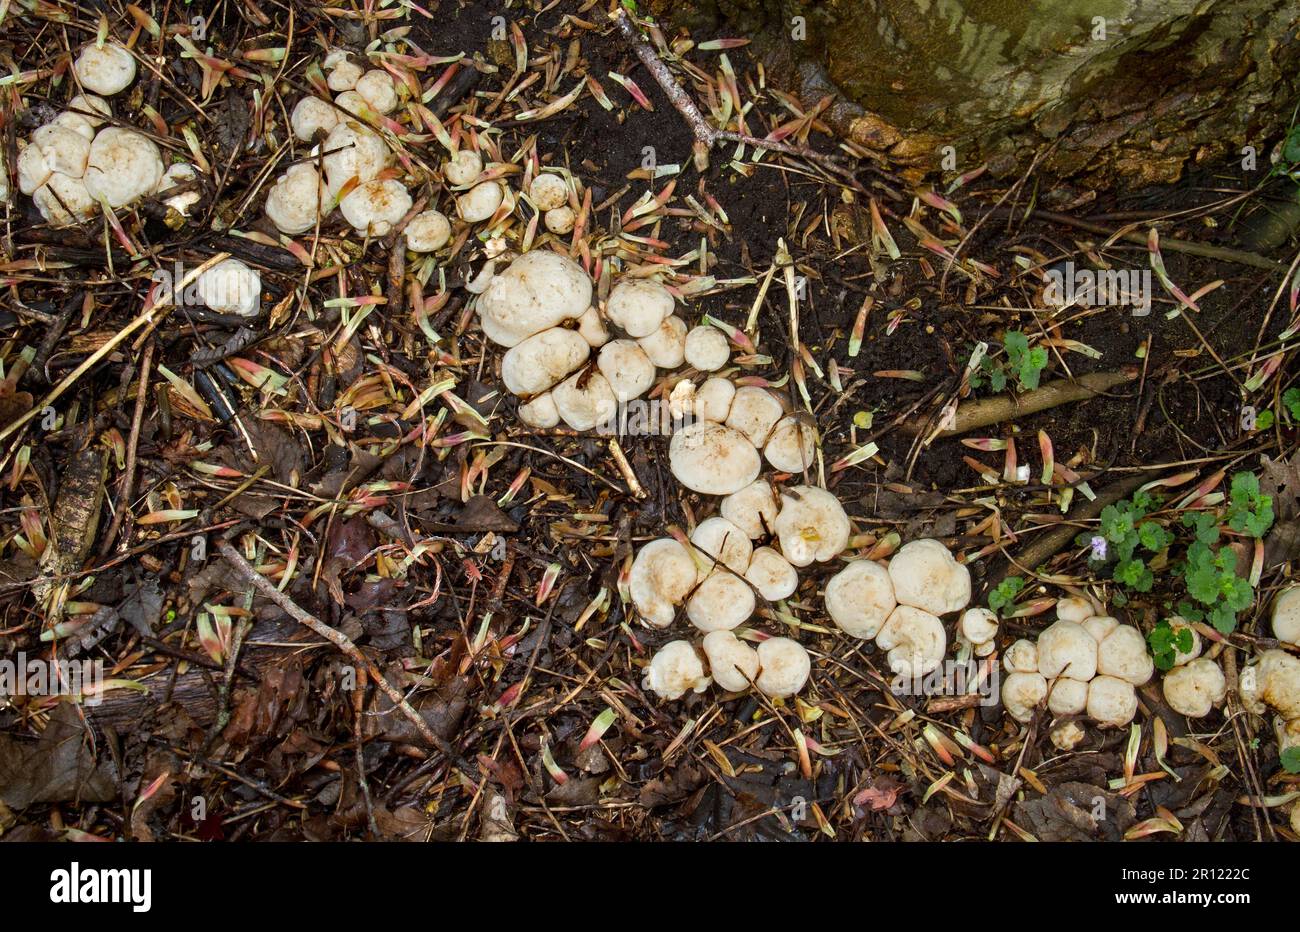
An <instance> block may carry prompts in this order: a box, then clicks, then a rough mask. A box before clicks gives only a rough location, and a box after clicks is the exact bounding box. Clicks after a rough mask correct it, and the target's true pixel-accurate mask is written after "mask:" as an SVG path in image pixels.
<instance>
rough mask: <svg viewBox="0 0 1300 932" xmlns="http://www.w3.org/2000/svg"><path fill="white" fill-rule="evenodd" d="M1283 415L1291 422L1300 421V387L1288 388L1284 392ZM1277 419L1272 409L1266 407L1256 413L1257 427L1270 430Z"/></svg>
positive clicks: (1257, 428)
mask: <svg viewBox="0 0 1300 932" xmlns="http://www.w3.org/2000/svg"><path fill="white" fill-rule="evenodd" d="M1282 415H1283V417H1284V418H1285V419H1286V421H1287V422H1288V423H1290V424H1296V423H1300V388H1288V389H1287V390H1286V391H1284V392H1283V393H1282ZM1276 419H1277V418H1276V416H1275V415H1274V414H1273V411H1272V409H1270V408H1265V409H1264V410H1263V411H1261V412H1259V414H1257V415H1255V429H1256V430H1268V429H1269V428H1270V427H1272V426H1273V422H1274V421H1275V420H1276Z"/></svg>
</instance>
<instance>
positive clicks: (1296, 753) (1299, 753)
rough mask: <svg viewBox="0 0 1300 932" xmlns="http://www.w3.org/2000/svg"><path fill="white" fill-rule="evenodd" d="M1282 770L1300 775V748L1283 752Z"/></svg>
mask: <svg viewBox="0 0 1300 932" xmlns="http://www.w3.org/2000/svg"><path fill="white" fill-rule="evenodd" d="M1280 756H1281V759H1282V769H1283V770H1285V771H1286V772H1287V773H1300V746H1295V745H1293V746H1291V747H1289V748H1287V749H1286V750H1285V751H1283V752H1282V754H1281V755H1280Z"/></svg>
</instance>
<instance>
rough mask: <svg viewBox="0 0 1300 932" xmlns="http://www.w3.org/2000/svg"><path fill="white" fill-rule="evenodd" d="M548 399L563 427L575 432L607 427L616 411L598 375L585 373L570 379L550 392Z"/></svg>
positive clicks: (607, 389) (603, 379)
mask: <svg viewBox="0 0 1300 932" xmlns="http://www.w3.org/2000/svg"><path fill="white" fill-rule="evenodd" d="M551 397H552V398H553V399H554V400H555V409H556V410H557V411H558V412H559V413H560V417H561V418H563V420H564V423H565V424H568V425H569V427H571V428H573V429H574V430H579V431H582V430H591V429H592V428H593V427H595V426H596V425H597V424H608V423H610V422H611V421H612V420H613V418H614V416H615V414H616V413H617V411H618V401H617V400H616V399H615V398H614V392H613V391H611V390H610V387H609V383H608V382H607V381H605V377H604V376H603V375H601V374H600V373H599V372H588V371H586V370H584V371H582V372H578V373H575V374H574V375H571V376H569V378H567V379H565V380H564V381H563V382H561V383H560V384H559V385H557V386H555V388H553V389H551Z"/></svg>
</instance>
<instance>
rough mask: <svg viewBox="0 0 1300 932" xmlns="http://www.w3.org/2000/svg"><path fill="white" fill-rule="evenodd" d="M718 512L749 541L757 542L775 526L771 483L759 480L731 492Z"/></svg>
mask: <svg viewBox="0 0 1300 932" xmlns="http://www.w3.org/2000/svg"><path fill="white" fill-rule="evenodd" d="M718 511H719V513H720V514H721V515H722V517H724V518H726V519H727V520H728V521H730V522H731V523H732V524H734V525H735V526H736V527H738V528H740V529H741V530H742V531H744V532H745V534H746V535H747V536H748V537H749V538H750V539H751V540H757V539H758V538H760V537H762V536H764V535H765V534H768V533H769V532H770V531H771V530H772V528H773V527H774V526H775V524H776V514H777V506H776V496H775V495H774V494H772V485H771V483H769V482H768V481H767V480H766V479H759V480H757V481H755V482H751V483H750V484H749V485H747V486H745V487H744V488H743V489H740V490H739V491H736V492H732V493H731V494H730V495H728V496H727V497H726V498H724V499H723V500H722V503H721V504H720V505H719V506H718Z"/></svg>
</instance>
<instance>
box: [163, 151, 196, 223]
mask: <svg viewBox="0 0 1300 932" xmlns="http://www.w3.org/2000/svg"><path fill="white" fill-rule="evenodd" d="M198 177H199V173H198V169H196V168H195V167H194V166H193V165H191V164H190V163H189V162H173V163H172V164H170V165H168V166H167V170H166V171H165V172H163V176H162V180H161V181H159V182H158V190H156V191H155V192H154V193H155V194H157V195H158V196H159V197H162V195H164V194H166V193H167V192H168V191H170V190H172V189H173V188H179V187H180V186H181V185H188V184H190V183H191V182H193V181H197V180H198ZM202 199H203V192H202V191H201V190H197V189H196V190H193V191H186V192H184V193H183V194H174V195H172V196H171V197H163V203H164V204H166V205H167V206H168V207H170V208H171V209H172V210H174V211H176V212H177V213H178V214H180V215H181V216H182V217H184V216H187V215H188V214H189V212H190V208H191V207H193V206H194V205H195V204H197V203H198V202H199V201H201V200H202Z"/></svg>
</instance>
